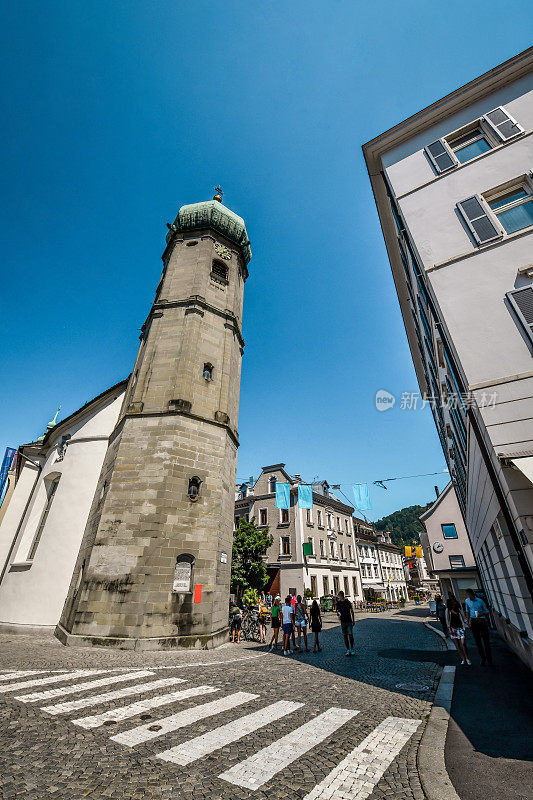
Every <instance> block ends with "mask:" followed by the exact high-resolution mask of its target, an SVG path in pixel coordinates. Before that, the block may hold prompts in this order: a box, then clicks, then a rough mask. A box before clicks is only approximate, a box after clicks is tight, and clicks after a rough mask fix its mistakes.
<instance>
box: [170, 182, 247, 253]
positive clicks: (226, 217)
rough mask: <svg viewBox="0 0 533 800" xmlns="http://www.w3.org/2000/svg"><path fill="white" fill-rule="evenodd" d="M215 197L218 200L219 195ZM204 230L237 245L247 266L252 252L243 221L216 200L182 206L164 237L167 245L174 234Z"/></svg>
mask: <svg viewBox="0 0 533 800" xmlns="http://www.w3.org/2000/svg"><path fill="white" fill-rule="evenodd" d="M216 197H217V198H218V197H219V195H216ZM206 228H212V229H213V230H215V231H218V233H220V234H222V236H224V237H225V238H226V239H228V240H229V241H230V242H233V243H234V244H236V245H238V246H239V247H240V248H241V250H242V254H243V257H244V261H245V263H246V264H248V262H249V261H250V259H251V257H252V250H251V247H250V240H249V239H248V234H247V233H246V226H245V224H244V220H243V219H242V217H239V216H238V215H237V214H235V213H234V212H233V211H230V209H229V208H226V206H224V205H222V203H221V202H220V200H218V199H215V200H207V201H205V202H204V203H191V204H190V205H187V206H182V207H181V208H180V210H179V211H178V216H177V217H176V219H175V220H174V222H173V224H172V225H169V231H168V233H167V236H166V241H167V244H168V243H169V242H170V240H171V239H172V237H173V236H174V234H175V233H184V232H185V231H196V230H202V229H203V230H205V229H206Z"/></svg>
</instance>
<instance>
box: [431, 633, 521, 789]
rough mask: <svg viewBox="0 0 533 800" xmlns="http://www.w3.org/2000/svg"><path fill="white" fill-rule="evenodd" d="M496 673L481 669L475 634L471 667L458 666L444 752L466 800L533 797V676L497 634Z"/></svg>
mask: <svg viewBox="0 0 533 800" xmlns="http://www.w3.org/2000/svg"><path fill="white" fill-rule="evenodd" d="M491 645H492V651H493V656H494V667H493V668H490V667H482V666H481V662H480V658H479V655H478V652H477V649H476V646H475V642H474V639H473V637H472V635H471V634H470V632H468V634H467V647H468V649H469V653H470V658H471V660H472V666H471V667H462V666H459V658H457V664H458V666H457V669H456V671H455V684H454V692H453V701H452V707H451V718H450V723H449V726H448V733H447V737H446V747H445V762H446V769H447V772H448V775H449V776H450V779H451V781H452V783H453V785H454V787H455V790H456V792H457V794H458V795H459V797H460V798H461V800H525V799H526V798H530V797H531V796H532V795H533V734H532V729H533V726H532V722H533V675H532V673H531V672H530V670H529V669H528V668H527V667H526V666H525V665H524V664H523V663H522V662H521V661H520V659H519V658H518V657H517V656H516V655H515V654H514V653H512V652H511V651H510V650H509V648H508V647H507V646H506V644H505V643H504V642H503V640H502V639H500V637H499V636H497V635H496V634H495V633H492V635H491Z"/></svg>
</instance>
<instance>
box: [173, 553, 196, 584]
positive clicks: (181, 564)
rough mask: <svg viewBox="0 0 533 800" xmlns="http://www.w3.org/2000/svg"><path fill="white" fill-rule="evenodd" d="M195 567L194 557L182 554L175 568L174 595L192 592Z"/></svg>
mask: <svg viewBox="0 0 533 800" xmlns="http://www.w3.org/2000/svg"><path fill="white" fill-rule="evenodd" d="M193 565H194V557H193V556H191V555H189V554H187V553H182V555H180V556H178V557H177V559H176V566H175V567H174V582H173V584H172V592H173V594H184V593H185V594H186V593H189V592H192V570H193Z"/></svg>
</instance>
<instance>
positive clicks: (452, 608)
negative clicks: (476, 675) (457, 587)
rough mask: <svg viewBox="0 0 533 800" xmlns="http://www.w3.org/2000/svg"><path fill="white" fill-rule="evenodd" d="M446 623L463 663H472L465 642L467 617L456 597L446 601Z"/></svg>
mask: <svg viewBox="0 0 533 800" xmlns="http://www.w3.org/2000/svg"><path fill="white" fill-rule="evenodd" d="M446 625H447V626H448V628H449V630H450V637H451V639H452V641H453V643H454V645H455V647H456V648H457V652H458V653H459V655H460V656H461V664H469V665H470V664H471V663H472V662H471V661H470V659H469V658H468V650H467V649H466V642H465V628H466V619H465V616H464V614H463V609H462V608H461V606H460V605H459V602H458V601H457V600H456V599H455V597H449V598H448V599H447V601H446Z"/></svg>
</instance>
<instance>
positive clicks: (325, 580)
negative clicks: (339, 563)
mask: <svg viewBox="0 0 533 800" xmlns="http://www.w3.org/2000/svg"><path fill="white" fill-rule="evenodd" d="M322 589H323V591H324V594H329V578H326V577H323V578H322Z"/></svg>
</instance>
